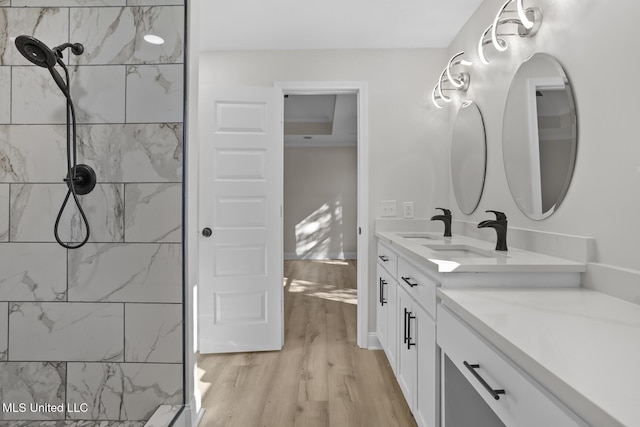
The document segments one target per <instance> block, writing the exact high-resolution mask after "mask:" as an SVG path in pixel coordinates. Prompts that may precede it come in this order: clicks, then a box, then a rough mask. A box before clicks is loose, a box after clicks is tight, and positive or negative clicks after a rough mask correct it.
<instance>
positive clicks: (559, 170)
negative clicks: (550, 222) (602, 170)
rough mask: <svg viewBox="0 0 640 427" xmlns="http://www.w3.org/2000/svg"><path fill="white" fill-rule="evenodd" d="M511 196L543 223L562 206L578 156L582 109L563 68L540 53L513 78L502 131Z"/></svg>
mask: <svg viewBox="0 0 640 427" xmlns="http://www.w3.org/2000/svg"><path fill="white" fill-rule="evenodd" d="M502 151H503V157H504V168H505V172H506V174H507V182H508V183H509V189H510V190H511V195H512V196H513V199H514V200H515V202H516V204H517V205H518V207H519V208H520V210H521V211H522V212H523V213H524V214H526V215H527V216H528V217H529V218H532V219H536V220H541V219H544V218H547V217H548V216H549V215H551V214H553V213H554V212H555V211H556V210H557V208H558V206H559V205H560V204H561V203H562V200H563V199H564V197H565V195H566V193H567V190H568V189H569V184H570V182H571V177H572V175H573V168H574V164H575V160H576V152H577V126H576V110H575V104H574V100H573V94H572V91H571V85H570V83H569V79H568V78H567V76H566V74H565V72H564V70H563V69H562V66H561V65H560V64H559V63H558V61H557V60H556V59H555V58H554V57H552V56H551V55H548V54H546V53H536V54H534V55H533V56H531V57H530V58H529V59H527V60H526V61H525V62H523V63H522V65H520V68H519V69H518V71H517V72H516V74H515V76H514V77H513V81H512V82H511V87H510V88H509V94H508V96H507V102H506V105H505V109H504V123H503V128H502Z"/></svg>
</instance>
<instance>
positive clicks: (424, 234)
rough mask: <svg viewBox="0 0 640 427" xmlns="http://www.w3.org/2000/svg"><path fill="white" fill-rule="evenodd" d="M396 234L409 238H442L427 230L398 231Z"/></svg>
mask: <svg viewBox="0 0 640 427" xmlns="http://www.w3.org/2000/svg"><path fill="white" fill-rule="evenodd" d="M398 236H400V237H402V238H404V239H410V240H427V241H429V240H442V236H438V235H435V234H433V233H427V232H413V233H398Z"/></svg>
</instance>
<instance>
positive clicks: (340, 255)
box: [284, 252, 358, 259]
mask: <svg viewBox="0 0 640 427" xmlns="http://www.w3.org/2000/svg"><path fill="white" fill-rule="evenodd" d="M284 259H358V253H357V252H329V253H328V254H303V255H298V254H296V253H295V252H285V253H284Z"/></svg>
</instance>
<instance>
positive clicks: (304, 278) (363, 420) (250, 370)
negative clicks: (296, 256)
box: [198, 260, 416, 427]
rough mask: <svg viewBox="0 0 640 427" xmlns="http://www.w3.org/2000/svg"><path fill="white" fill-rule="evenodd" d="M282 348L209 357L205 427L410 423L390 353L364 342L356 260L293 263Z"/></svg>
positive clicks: (202, 371)
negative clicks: (360, 336)
mask: <svg viewBox="0 0 640 427" xmlns="http://www.w3.org/2000/svg"><path fill="white" fill-rule="evenodd" d="M284 276H285V315H284V320H285V345H284V348H283V349H282V350H281V351H279V352H261V353H236V354H222V355H201V356H200V358H199V361H198V368H199V369H198V372H199V375H200V384H199V386H200V391H201V393H202V406H203V407H204V408H206V412H205V415H204V417H203V419H202V422H201V423H200V426H204V427H218V426H223V427H289V426H291V427H316V426H331V427H351V426H358V427H360V426H362V427H378V426H380V427H387V426H389V427H392V426H398V427H409V426H416V423H415V420H414V419H413V416H412V415H411V412H410V411H409V408H408V406H407V404H406V402H405V400H404V398H403V396H402V391H401V390H400V387H399V386H398V383H397V382H396V380H395V377H394V375H393V371H392V370H391V367H390V366H389V363H388V361H387V359H386V357H385V355H384V353H383V352H382V351H371V350H364V349H360V348H358V346H357V345H356V265H355V261H306V260H305V261H298V260H296V261H285V265H284Z"/></svg>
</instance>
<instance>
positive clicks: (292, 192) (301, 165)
mask: <svg viewBox="0 0 640 427" xmlns="http://www.w3.org/2000/svg"><path fill="white" fill-rule="evenodd" d="M357 171H358V150H357V148H356V147H285V149H284V253H285V257H287V258H309V259H314V258H319V259H327V258H331V259H336V258H354V257H355V254H356V252H357V228H358V226H357V207H358V199H357V194H358V193H357V190H358V188H357V183H358V177H357Z"/></svg>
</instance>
